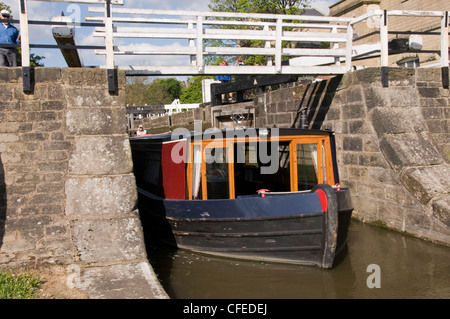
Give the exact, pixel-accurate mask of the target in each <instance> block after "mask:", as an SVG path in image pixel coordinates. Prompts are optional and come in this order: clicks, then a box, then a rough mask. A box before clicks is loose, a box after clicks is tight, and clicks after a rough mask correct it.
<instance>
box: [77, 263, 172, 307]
mask: <svg viewBox="0 0 450 319" xmlns="http://www.w3.org/2000/svg"><path fill="white" fill-rule="evenodd" d="M80 279H81V280H80V283H81V284H80V287H78V288H80V289H82V290H84V291H86V292H87V293H88V294H89V297H90V298H93V299H123V298H132V299H167V298H168V296H167V294H166V292H165V291H164V289H162V288H161V285H160V283H159V282H158V281H157V277H156V275H155V273H154V271H153V269H152V267H151V266H150V264H149V263H148V262H139V263H130V264H126V265H112V266H106V267H92V268H87V269H86V270H85V271H84V272H83V275H82V277H81V278H80ZM124 291H126V295H124Z"/></svg>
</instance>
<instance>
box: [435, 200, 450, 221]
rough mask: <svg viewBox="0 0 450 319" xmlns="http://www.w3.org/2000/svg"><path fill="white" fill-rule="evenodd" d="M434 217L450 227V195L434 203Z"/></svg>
mask: <svg viewBox="0 0 450 319" xmlns="http://www.w3.org/2000/svg"><path fill="white" fill-rule="evenodd" d="M432 208H433V216H434V217H436V218H437V219H438V220H439V221H440V222H442V223H444V224H445V225H447V226H448V227H450V195H445V196H444V197H443V198H440V199H438V200H436V201H435V202H433V204H432Z"/></svg>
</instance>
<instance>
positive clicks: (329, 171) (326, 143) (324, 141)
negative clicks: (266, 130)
mask: <svg viewBox="0 0 450 319" xmlns="http://www.w3.org/2000/svg"><path fill="white" fill-rule="evenodd" d="M256 140H257V142H259V141H260V139H259V137H258V138H256ZM273 140H275V141H279V142H282V141H289V155H290V157H289V160H290V188H291V192H297V191H298V172H297V145H299V144H316V145H317V175H318V183H319V184H321V183H323V182H324V178H323V176H324V171H323V169H324V168H323V163H324V162H325V166H326V172H325V174H326V180H327V184H329V185H334V173H333V160H332V156H331V146H330V139H329V138H328V137H324V136H320V135H317V136H294V137H293V136H280V137H276V138H275V139H273V138H270V137H269V138H268V139H267V141H268V142H270V141H273ZM254 141H255V138H254V137H250V138H249V137H246V138H234V140H225V139H220V140H202V141H200V142H197V141H194V142H193V143H191V144H190V145H189V154H190V160H189V162H188V165H187V175H186V176H187V189H188V194H187V195H188V199H192V193H193V189H192V178H193V175H192V174H193V163H194V151H193V149H194V146H195V145H201V156H202V162H201V192H202V199H203V200H206V199H208V194H207V178H206V162H205V157H204V156H205V149H206V148H217V147H220V148H226V149H227V156H228V187H229V195H230V196H229V199H234V198H235V183H234V144H236V143H249V142H254ZM322 145H323V148H322ZM323 149H324V150H325V153H324V152H323ZM324 157H325V158H324Z"/></svg>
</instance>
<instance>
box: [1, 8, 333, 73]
mask: <svg viewBox="0 0 450 319" xmlns="http://www.w3.org/2000/svg"><path fill="white" fill-rule="evenodd" d="M4 1H5V0H4ZM337 1H338V0H313V1H312V2H311V6H312V7H314V8H317V9H318V10H320V11H321V12H323V13H324V14H328V12H329V9H328V7H329V6H330V5H331V4H333V3H336V2H337ZM6 4H8V5H9V6H10V7H11V10H12V14H13V17H14V18H16V19H18V18H19V11H20V10H19V1H16V0H6ZM208 4H210V0H192V1H179V0H168V1H160V0H146V1H142V0H124V6H123V7H126V8H139V9H156V10H184V11H209V8H208ZM27 5H28V15H29V19H30V20H45V21H50V20H51V19H52V18H53V17H54V16H59V15H61V12H62V11H64V13H65V15H66V16H71V17H74V18H75V20H76V22H80V21H79V20H80V19H81V20H82V22H84V17H85V16H87V15H88V16H95V15H97V16H101V14H100V13H92V12H88V7H89V6H96V5H92V4H91V5H87V4H74V3H61V2H60V3H58V2H45V1H27ZM117 7H120V6H117ZM77 20H78V21H77ZM16 26H17V27H18V24H16ZM93 30H94V29H93V28H85V27H81V28H76V30H75V35H76V44H79V45H104V40H103V38H98V37H93ZM29 34H30V43H32V44H55V43H56V42H55V40H54V39H53V36H52V32H51V26H48V25H47V26H36V25H29ZM147 41H148V39H147ZM115 45H125V46H128V47H129V48H132V47H135V46H137V45H138V43H137V41H135V42H131V43H130V40H128V42H126V41H125V40H124V39H115ZM139 45H141V46H142V44H139ZM146 45H148V46H150V44H146ZM172 45H174V46H176V45H180V44H179V43H176V42H175V43H174V44H172ZM31 52H32V53H35V54H38V55H41V56H45V57H46V59H44V60H43V62H44V64H45V66H59V67H66V63H65V61H64V58H63V57H62V54H61V53H60V51H59V50H58V49H32V50H31ZM79 52H80V56H81V58H82V61H83V62H84V64H85V65H87V66H97V65H104V64H105V57H104V56H101V55H100V56H99V55H95V53H94V51H93V50H79ZM115 59H116V64H122V63H123V64H136V65H182V64H184V65H186V64H187V63H189V57H186V56H122V57H120V56H116V57H115Z"/></svg>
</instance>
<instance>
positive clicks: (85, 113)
mask: <svg viewBox="0 0 450 319" xmlns="http://www.w3.org/2000/svg"><path fill="white" fill-rule="evenodd" d="M125 115H126V111H125V108H123V109H109V108H96V109H94V108H92V109H90V108H86V109H69V110H67V112H66V125H67V130H68V132H69V133H70V134H75V135H101V134H124V133H125V132H126V123H127V122H126V117H125Z"/></svg>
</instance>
